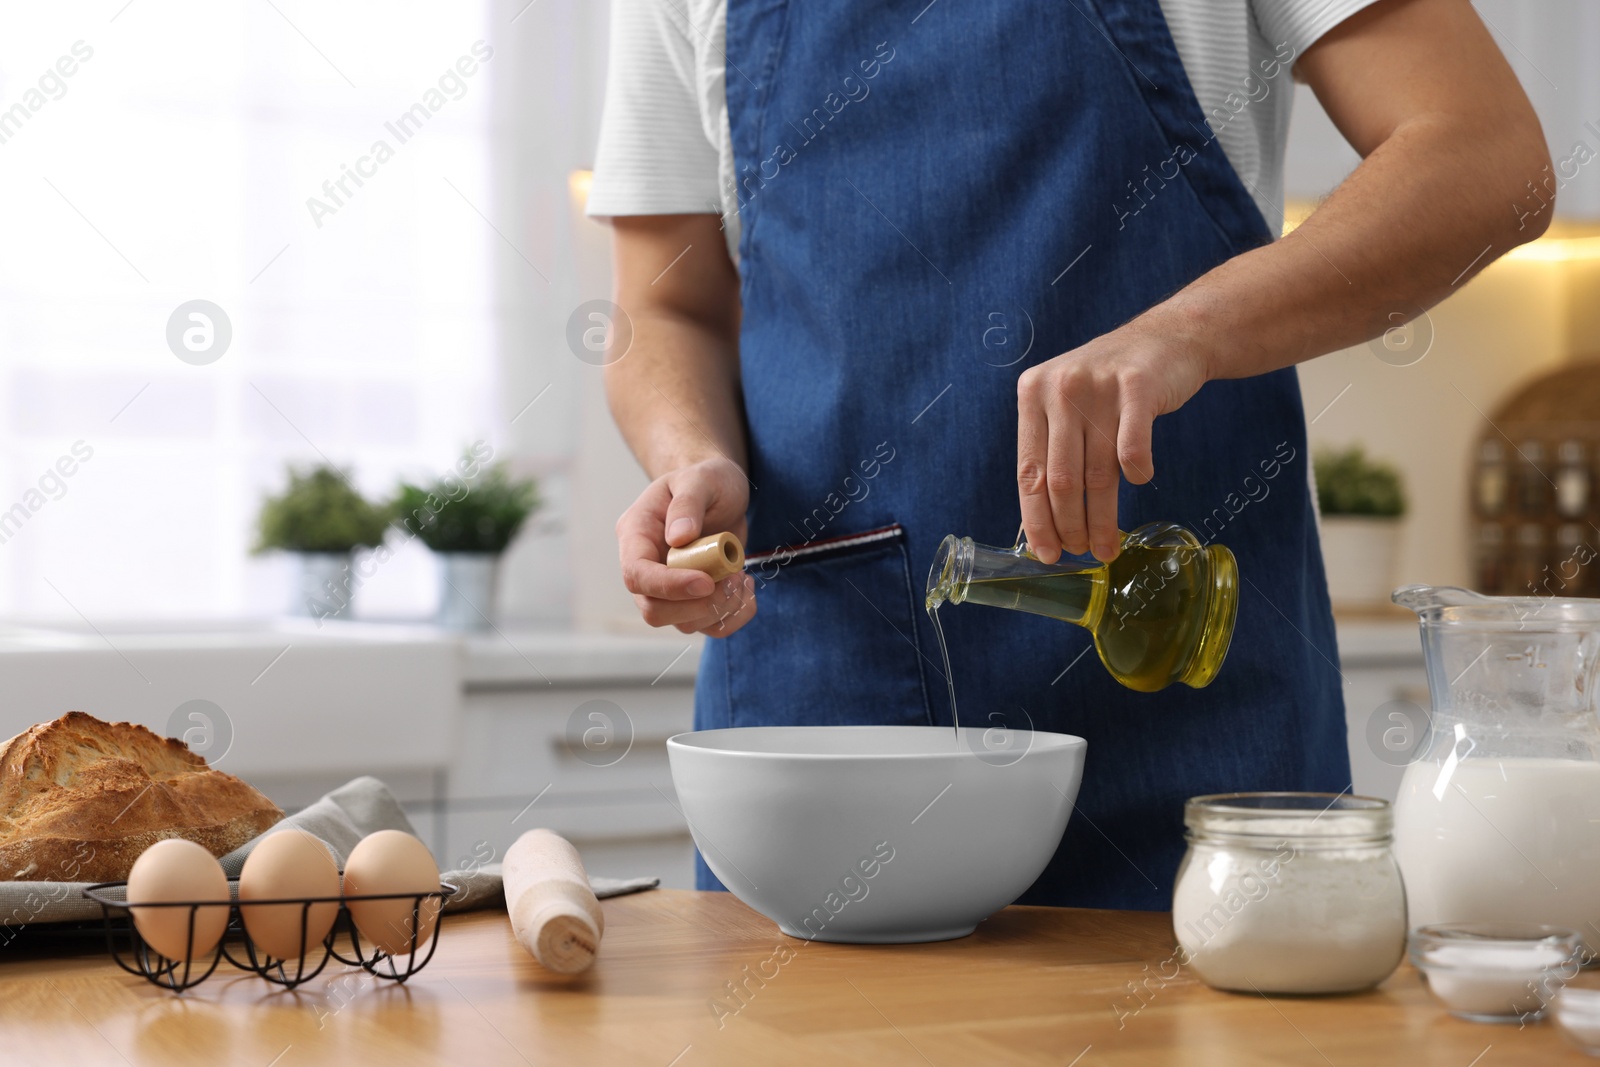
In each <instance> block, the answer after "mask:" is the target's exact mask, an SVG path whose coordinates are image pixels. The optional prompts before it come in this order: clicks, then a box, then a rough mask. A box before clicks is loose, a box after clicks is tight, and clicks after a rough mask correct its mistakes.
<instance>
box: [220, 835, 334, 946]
mask: <svg viewBox="0 0 1600 1067" xmlns="http://www.w3.org/2000/svg"><path fill="white" fill-rule="evenodd" d="M338 895H339V868H338V866H337V865H336V864H335V863H334V862H333V855H332V854H331V853H330V852H329V851H328V846H327V845H324V844H323V843H322V842H321V841H319V840H317V839H316V838H315V837H313V836H312V835H310V834H308V833H306V832H305V831H304V830H296V829H293V828H286V829H283V830H279V831H277V832H276V833H271V834H268V835H267V836H266V837H264V838H262V839H261V840H260V841H259V842H257V843H256V847H255V848H253V849H251V850H250V855H249V856H248V857H246V859H245V861H244V870H242V871H240V872H239V914H240V915H242V916H243V917H244V928H245V931H246V932H247V933H248V934H249V935H250V940H251V941H252V942H254V943H255V946H256V951H257V952H265V953H266V954H267V955H269V956H271V957H273V958H274V959H280V960H294V959H299V958H300V957H301V956H302V955H304V954H305V953H306V952H308V951H311V950H312V949H315V948H316V947H317V946H318V945H320V944H322V939H323V938H325V937H327V936H328V931H329V930H332V929H333V920H334V919H336V918H338V915H339V903H338V901H337V900H329V901H328V902H327V903H324V904H312V905H310V906H309V907H307V906H305V905H303V904H251V903H249V902H250V901H252V900H285V899H290V900H304V899H306V898H309V897H338ZM302 914H304V916H305V929H304V936H303V937H302V931H301V915H302Z"/></svg>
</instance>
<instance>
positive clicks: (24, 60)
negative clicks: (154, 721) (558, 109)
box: [0, 0, 509, 625]
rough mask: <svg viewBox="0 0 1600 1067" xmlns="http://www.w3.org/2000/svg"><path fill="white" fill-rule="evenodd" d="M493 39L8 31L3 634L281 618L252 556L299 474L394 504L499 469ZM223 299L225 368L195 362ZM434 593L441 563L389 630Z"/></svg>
mask: <svg viewBox="0 0 1600 1067" xmlns="http://www.w3.org/2000/svg"><path fill="white" fill-rule="evenodd" d="M486 10H487V9H486V7H485V5H483V4H479V3H453V4H433V5H411V4H394V3H377V2H354V0H347V2H342V3H340V4H337V5H317V4H310V3H299V2H287V0H270V2H269V0H251V2H233V0H230V2H217V0H211V2H190V3H171V2H167V0H160V2H157V0H132V2H131V3H129V2H126V0H112V2H109V3H106V4H102V5H87V4H85V5H79V4H69V5H54V4H13V5H8V6H7V8H6V10H5V13H4V14H3V15H0V219H3V222H0V613H3V614H7V615H25V616H56V617H67V618H77V617H79V616H82V617H83V618H85V619H87V620H89V621H90V622H91V623H94V624H97V625H98V624H101V622H102V620H116V619H126V618H135V617H140V618H145V617H190V618H193V617H216V616H246V615H264V614H271V613H274V612H277V611H279V610H282V609H283V608H284V607H285V606H286V604H287V602H288V599H289V596H290V590H291V585H292V582H291V576H290V566H291V565H290V563H289V561H287V560H282V559H274V558H271V557H252V556H251V555H250V554H249V550H250V548H251V545H252V542H253V540H254V523H255V514H256V510H257V507H258V505H259V502H260V499H261V497H262V495H263V494H264V493H266V492H269V491H272V490H275V489H277V488H278V487H279V486H280V485H281V483H282V481H283V477H284V467H285V464H286V463H291V462H292V463H296V464H309V463H314V462H320V461H322V460H323V459H327V460H331V461H332V462H334V463H336V464H338V465H340V466H341V467H343V468H345V469H346V470H347V471H348V472H349V473H350V475H351V478H352V480H353V481H354V483H355V484H356V485H357V486H359V487H360V488H361V489H362V490H363V491H365V492H367V493H368V494H369V495H374V496H376V495H381V494H386V493H388V492H389V491H390V490H391V489H392V488H393V486H394V483H395V480H396V478H397V477H398V476H399V475H401V474H407V475H412V476H425V475H426V474H428V473H429V472H431V471H434V470H442V469H444V468H446V467H447V466H448V465H449V464H450V463H451V461H452V460H453V459H454V458H455V457H456V456H457V455H458V453H459V450H460V449H461V447H462V446H463V445H464V444H466V443H467V442H469V441H473V440H478V439H488V440H491V441H493V440H494V427H495V419H496V410H495V402H494V401H495V395H494V394H495V382H496V377H497V375H496V364H495V356H494V348H495V337H494V332H495V321H496V319H495V316H494V314H493V310H492V308H491V305H492V303H493V302H494V300H495V296H494V293H495V286H494V284H492V283H493V279H492V278H491V276H490V274H491V263H492V261H493V259H494V256H495V255H496V254H498V251H499V250H498V249H497V248H496V245H497V244H498V243H499V242H501V241H502V240H504V238H503V237H502V236H500V235H499V233H498V231H497V229H496V227H495V225H494V221H493V218H492V210H493V209H492V205H491V190H490V186H491V172H492V167H491V161H490V152H489V143H490V129H491V112H490V101H491V95H492V94H491V84H492V83H491V74H492V73H493V72H494V71H493V68H494V65H495V64H496V63H497V62H501V63H505V62H509V60H508V59H506V58H505V57H503V56H499V55H497V54H496V51H495V48H494V44H493V40H492V38H493V36H494V34H493V33H492V32H490V28H489V27H488V26H487V25H486V23H487V15H486ZM193 300H205V301H210V302H211V303H213V304H215V305H216V306H218V307H220V308H221V309H222V311H223V312H224V313H225V314H226V316H227V319H228V323H229V325H230V326H231V340H230V342H229V345H228V347H227V349H226V351H225V352H224V353H223V354H222V355H221V356H220V358H217V359H215V361H213V362H209V363H193V362H186V361H184V360H183V359H180V358H178V356H177V355H175V354H174V352H173V351H172V350H171V348H169V344H168V337H167V334H168V320H169V318H170V317H171V316H172V314H173V312H174V311H175V309H177V308H178V307H179V306H180V305H183V304H185V303H187V302H189V301H193ZM196 321H197V322H198V321H199V320H196ZM213 343H214V342H213ZM501 421H502V422H503V419H502V420H501ZM68 472H70V473H68ZM19 507H20V509H21V511H19V510H18V508H19ZM8 515H9V516H10V518H9V520H7V518H6V516H8ZM432 582H433V573H432V569H431V563H430V561H429V560H428V559H427V557H426V554H425V552H424V551H423V550H422V548H421V546H420V545H411V546H409V547H408V548H406V549H404V550H403V551H401V552H399V553H398V554H397V555H396V556H395V558H393V559H392V560H390V561H389V562H387V563H386V564H384V565H383V567H382V568H381V569H380V572H379V573H378V574H377V575H376V576H375V577H374V578H373V579H372V580H371V581H369V582H368V583H367V584H366V586H365V587H364V588H363V589H362V591H361V593H360V599H359V600H358V612H359V613H360V614H362V615H366V616H369V617H373V616H397V615H418V614H422V613H424V612H426V610H427V609H428V607H429V606H430V605H431V603H432V600H433V597H434V589H433V585H432Z"/></svg>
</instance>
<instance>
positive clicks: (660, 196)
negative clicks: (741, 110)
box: [588, 0, 721, 217]
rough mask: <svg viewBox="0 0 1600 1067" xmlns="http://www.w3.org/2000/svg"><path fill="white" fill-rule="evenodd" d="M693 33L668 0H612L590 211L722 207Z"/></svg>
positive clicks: (644, 212)
mask: <svg viewBox="0 0 1600 1067" xmlns="http://www.w3.org/2000/svg"><path fill="white" fill-rule="evenodd" d="M691 32H692V30H691V29H690V27H689V25H688V23H687V22H685V14H684V12H683V10H682V9H681V8H680V7H679V6H678V5H676V4H674V3H671V2H670V0H612V4H611V43H610V58H609V61H608V69H607V72H606V100H605V107H604V109H603V111H602V113H601V120H600V141H599V144H598V146H597V147H596V149H595V160H594V182H593V184H592V185H591V187H590V190H589V205H588V213H589V214H590V215H594V216H599V217H607V216H613V215H668V214H699V213H707V214H717V213H719V212H720V211H721V208H720V206H719V201H718V187H717V173H718V169H717V150H716V147H715V146H714V145H712V144H711V142H710V141H709V140H707V138H706V134H705V128H704V125H703V124H702V123H701V120H700V111H699V104H698V102H697V98H696V94H695V53H694V47H693V44H692V42H691V41H690V39H689V34H690V33H691Z"/></svg>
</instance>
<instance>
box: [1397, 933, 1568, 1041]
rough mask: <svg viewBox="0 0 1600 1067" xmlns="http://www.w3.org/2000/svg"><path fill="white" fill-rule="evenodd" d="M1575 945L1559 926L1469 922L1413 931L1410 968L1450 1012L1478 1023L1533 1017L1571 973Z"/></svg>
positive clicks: (1540, 1014) (1546, 1004)
mask: <svg viewBox="0 0 1600 1067" xmlns="http://www.w3.org/2000/svg"><path fill="white" fill-rule="evenodd" d="M1582 945H1583V942H1582V939H1581V938H1580V937H1579V935H1578V933H1577V931H1575V930H1569V929H1567V928H1566V927H1564V926H1544V925H1541V924H1539V923H1513V922H1472V923H1441V924H1439V925H1436V926H1419V927H1417V928H1416V929H1415V930H1413V931H1411V937H1410V939H1409V947H1410V956H1411V965H1412V966H1413V967H1415V968H1416V969H1417V970H1418V971H1420V972H1422V977H1423V981H1424V982H1425V983H1426V984H1427V986H1428V991H1429V992H1430V993H1432V994H1433V995H1434V997H1435V998H1436V999H1437V1000H1438V1001H1439V1002H1440V1003H1441V1004H1443V1005H1444V1006H1445V1007H1446V1008H1447V1009H1448V1010H1449V1012H1450V1014H1452V1015H1454V1016H1456V1017H1457V1018H1461V1019H1470V1020H1471V1021H1473V1022H1479V1023H1503V1022H1523V1021H1532V1020H1534V1019H1538V1018H1540V1017H1541V1016H1543V1015H1544V1012H1545V1009H1546V1007H1548V1006H1549V1004H1550V1001H1551V1000H1552V999H1553V998H1554V996H1555V994H1556V992H1557V991H1558V990H1559V989H1560V988H1561V986H1562V985H1563V984H1564V983H1565V982H1566V981H1567V980H1568V979H1570V978H1572V977H1573V976H1574V975H1576V974H1577V973H1578V966H1579V954H1580V953H1581V952H1582Z"/></svg>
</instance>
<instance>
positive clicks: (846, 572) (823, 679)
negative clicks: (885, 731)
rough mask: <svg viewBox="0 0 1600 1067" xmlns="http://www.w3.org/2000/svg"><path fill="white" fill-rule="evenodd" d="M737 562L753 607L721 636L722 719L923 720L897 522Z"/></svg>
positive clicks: (927, 721) (924, 698)
mask: <svg viewBox="0 0 1600 1067" xmlns="http://www.w3.org/2000/svg"><path fill="white" fill-rule="evenodd" d="M747 570H748V573H750V574H751V575H753V576H754V577H755V579H756V600H757V603H758V604H759V608H758V610H757V614H756V617H755V619H754V621H752V622H751V623H750V624H749V625H748V626H746V627H744V628H743V629H742V630H740V631H739V632H738V633H736V634H734V635H733V636H731V637H729V638H728V639H727V648H726V651H727V669H728V697H729V704H730V709H729V710H730V719H731V722H730V725H733V726H841V725H908V726H926V725H931V724H932V721H933V720H932V716H931V714H930V713H929V706H928V695H927V690H926V688H925V685H924V674H925V672H924V670H923V666H924V664H925V663H928V662H930V661H928V660H926V659H925V658H924V657H925V656H926V654H927V651H928V650H925V649H923V648H922V647H921V645H920V643H919V638H918V634H917V626H916V615H915V612H916V611H917V610H918V605H920V603H921V600H920V598H919V597H918V596H917V593H916V589H917V588H918V587H917V585H916V584H915V583H913V582H912V580H911V565H910V558H909V556H908V554H907V552H906V543H905V531H904V530H903V529H902V528H901V527H900V526H899V525H898V524H896V525H893V526H886V527H882V528H879V529H875V530H868V531H864V532H862V533H858V534H850V535H847V536H844V537H832V538H827V539H824V540H820V541H813V542H808V543H806V544H801V545H794V546H789V547H786V548H783V549H780V550H778V551H774V552H764V553H757V554H755V555H753V556H750V557H747ZM935 677H937V676H936V675H935Z"/></svg>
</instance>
